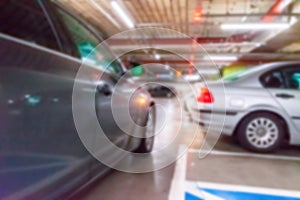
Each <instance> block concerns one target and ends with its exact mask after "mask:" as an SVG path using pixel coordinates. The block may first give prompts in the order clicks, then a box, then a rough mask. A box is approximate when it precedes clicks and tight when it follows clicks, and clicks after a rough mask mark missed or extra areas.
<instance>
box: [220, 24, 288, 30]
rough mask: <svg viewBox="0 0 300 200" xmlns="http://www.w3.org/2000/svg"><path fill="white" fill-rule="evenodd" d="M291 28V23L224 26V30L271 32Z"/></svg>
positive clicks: (222, 27)
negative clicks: (271, 30)
mask: <svg viewBox="0 0 300 200" xmlns="http://www.w3.org/2000/svg"><path fill="white" fill-rule="evenodd" d="M290 26H291V24H290V23H243V24H241V23H239V24H222V25H221V29H223V30H236V29H240V30H270V29H286V28H289V27H290Z"/></svg>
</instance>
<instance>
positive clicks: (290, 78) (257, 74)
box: [192, 62, 300, 152]
mask: <svg viewBox="0 0 300 200" xmlns="http://www.w3.org/2000/svg"><path fill="white" fill-rule="evenodd" d="M299 83H300V62H278V63H270V64H264V65H261V66H258V67H253V68H251V69H249V70H247V71H244V72H241V73H238V74H234V75H231V76H229V77H227V78H226V79H224V83H223V82H220V81H219V82H218V83H217V82H216V83H209V84H208V85H209V87H204V86H203V87H201V89H200V90H201V93H200V95H199V97H198V99H197V101H198V106H199V109H196V108H194V109H192V110H193V115H192V116H193V118H194V119H195V120H197V121H199V123H200V124H201V125H203V126H204V127H205V129H206V130H207V129H208V127H209V125H210V126H211V127H212V128H213V127H217V126H221V125H222V119H224V117H226V118H225V122H224V126H223V134H225V135H231V136H233V137H235V138H237V139H238V141H239V142H240V144H241V145H242V146H244V147H245V148H247V149H249V150H253V151H257V152H271V151H274V150H276V149H278V148H279V147H280V146H281V144H282V143H283V142H284V141H287V142H288V143H289V144H293V145H298V144H300V84H299ZM224 90H225V97H222V96H221V95H224V93H222V92H221V91H224ZM212 91H214V92H212ZM224 99H225V101H226V102H225V110H226V113H225V112H224V110H222V108H221V107H222V106H221V105H222V102H221V101H223V100H224ZM199 112H200V115H199ZM212 115H214V117H215V119H219V120H214V121H210V119H211V116H212Z"/></svg>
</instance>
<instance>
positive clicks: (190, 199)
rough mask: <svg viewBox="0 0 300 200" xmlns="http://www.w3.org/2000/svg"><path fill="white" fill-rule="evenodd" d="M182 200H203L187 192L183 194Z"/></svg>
mask: <svg viewBox="0 0 300 200" xmlns="http://www.w3.org/2000/svg"><path fill="white" fill-rule="evenodd" d="M184 199H185V200H203V199H202V198H200V197H197V196H195V195H193V194H191V193H189V192H186V193H185V198H184Z"/></svg>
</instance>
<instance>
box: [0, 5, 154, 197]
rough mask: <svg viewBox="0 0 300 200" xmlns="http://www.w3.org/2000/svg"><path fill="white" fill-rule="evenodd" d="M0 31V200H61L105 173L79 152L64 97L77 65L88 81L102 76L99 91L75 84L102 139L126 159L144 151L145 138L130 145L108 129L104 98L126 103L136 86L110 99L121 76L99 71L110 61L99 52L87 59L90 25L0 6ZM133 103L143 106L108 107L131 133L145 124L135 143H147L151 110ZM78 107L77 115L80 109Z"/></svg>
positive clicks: (116, 70) (146, 103)
mask: <svg viewBox="0 0 300 200" xmlns="http://www.w3.org/2000/svg"><path fill="white" fill-rule="evenodd" d="M0 24H1V25H0V58H1V59H0V77H1V78H0V106H1V108H0V110H1V112H0V119H1V120H0V141H1V142H0V199H14V200H16V199H31V200H34V199H44V200H46V199H66V198H67V197H69V196H71V195H73V194H75V193H77V192H78V191H79V189H82V188H84V187H85V186H86V185H87V184H88V183H91V182H92V181H94V180H96V179H97V178H98V177H100V176H102V175H103V172H105V171H107V169H108V168H107V167H106V166H104V165H103V164H101V163H100V162H98V161H97V160H96V159H95V158H93V157H92V156H91V155H90V153H89V152H88V151H87V150H86V148H85V146H84V145H83V144H82V142H81V140H80V138H79V136H78V134H77V131H76V128H75V124H74V120H73V115H72V91H73V85H74V81H75V77H76V74H77V72H78V70H79V67H80V66H81V65H82V60H83V59H86V60H85V61H86V62H84V63H85V64H86V65H85V67H87V68H89V70H90V72H91V74H93V73H94V72H95V74H96V75H97V74H99V73H101V74H102V79H101V84H100V83H99V80H98V79H97V78H95V77H92V78H94V79H92V80H94V81H89V82H87V80H86V79H85V80H78V81H82V82H83V83H85V85H84V87H83V90H84V91H85V92H87V93H88V92H93V93H96V94H95V100H96V105H95V108H96V111H97V117H98V121H99V123H100V125H101V127H102V129H103V130H104V132H105V133H106V136H107V138H108V139H110V141H111V142H112V143H113V144H115V145H117V146H118V147H120V148H122V149H125V150H127V151H134V152H142V153H144V152H150V151H151V149H152V145H153V139H154V138H153V137H148V138H144V139H142V138H133V137H131V136H129V135H128V134H125V133H124V132H123V131H122V130H121V129H120V128H119V126H118V125H117V124H116V122H115V121H114V118H113V114H112V107H111V99H112V93H114V94H115V96H117V100H118V101H120V102H126V101H125V99H126V98H125V97H126V96H130V95H132V93H129V91H130V88H135V86H136V85H135V83H134V82H132V81H130V80H124V81H123V84H121V85H120V88H126V90H123V91H122V90H121V91H115V92H114V89H115V85H116V83H117V82H118V79H119V78H120V77H121V75H122V74H123V73H124V70H123V68H122V65H121V64H120V63H119V62H118V61H114V62H113V63H111V64H109V65H108V66H109V67H108V68H107V69H104V68H102V67H101V66H104V65H105V64H107V63H106V62H108V61H109V60H111V59H112V58H113V59H114V55H113V54H112V53H111V52H110V50H109V48H108V47H107V46H105V45H102V46H101V49H97V52H96V53H95V56H94V57H95V58H93V56H88V57H87V55H91V54H92V53H93V52H92V51H91V50H92V49H93V48H94V47H96V46H97V45H98V44H100V43H101V42H102V41H103V40H102V38H101V36H100V35H99V33H98V32H97V31H96V30H94V29H93V28H92V26H91V25H89V24H87V23H86V22H84V21H83V20H82V19H80V18H78V17H77V16H75V15H74V14H73V13H71V12H70V11H67V9H65V8H63V7H62V6H60V5H59V4H57V3H56V1H35V0H22V1H19V0H6V1H2V2H1V7H0ZM96 54H98V55H96ZM99 55H100V58H101V59H100V60H97V57H99ZM92 88H97V92H96V91H93V90H92ZM119 90H120V89H119ZM118 92H121V93H122V94H121V95H120V94H118ZM122 98H124V100H123V99H122ZM134 98H143V101H142V102H143V105H138V103H136V101H132V102H131V103H130V105H124V104H120V105H112V106H114V109H115V111H117V112H118V111H119V109H121V106H123V107H124V106H127V107H129V110H130V112H131V113H132V119H133V120H134V121H136V122H139V126H146V124H147V128H145V129H139V130H140V131H143V132H140V133H139V135H140V136H141V137H143V136H149V135H148V134H151V135H152V134H153V133H152V132H153V131H154V128H153V127H154V121H155V107H154V102H153V101H152V99H151V96H150V94H149V93H148V92H147V91H146V90H143V89H139V90H137V91H136V92H135V93H134V95H133V97H132V98H131V99H134ZM81 106H82V108H81V109H82V110H84V109H85V107H86V102H82V105H81ZM122 120H123V121H121V123H122V124H126V125H128V124H131V123H130V120H131V119H128V118H122ZM85 123H86V125H87V126H89V122H88V121H87V122H85ZM93 134H95V136H96V134H98V133H96V132H95V133H93ZM101 148H106V147H101ZM96 149H97V148H96ZM107 150H109V149H107ZM100 153H101V152H100ZM108 156H114V155H113V152H110V154H109V155H108ZM114 159H116V156H114Z"/></svg>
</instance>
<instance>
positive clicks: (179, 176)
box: [168, 145, 187, 200]
mask: <svg viewBox="0 0 300 200" xmlns="http://www.w3.org/2000/svg"><path fill="white" fill-rule="evenodd" d="M184 150H185V146H184V145H180V146H179V149H178V155H179V154H180V153H181V152H184ZM186 162H187V152H185V153H184V154H183V156H182V157H181V158H179V159H178V160H177V161H176V165H175V170H174V176H173V179H172V182H171V187H170V193H169V198H168V199H169V200H184V199H185V191H184V188H185V177H186Z"/></svg>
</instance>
